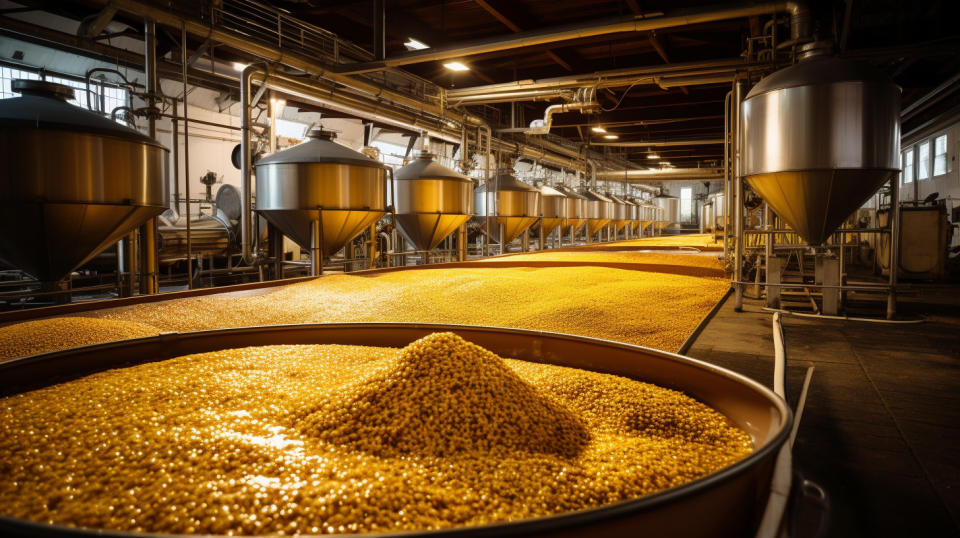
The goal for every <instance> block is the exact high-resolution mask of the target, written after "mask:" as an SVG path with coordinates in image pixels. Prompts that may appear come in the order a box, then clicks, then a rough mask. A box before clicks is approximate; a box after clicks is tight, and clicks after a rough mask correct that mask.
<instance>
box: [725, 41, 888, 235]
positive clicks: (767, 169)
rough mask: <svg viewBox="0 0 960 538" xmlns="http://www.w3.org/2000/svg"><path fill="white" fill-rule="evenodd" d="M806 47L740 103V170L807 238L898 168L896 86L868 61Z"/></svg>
mask: <svg viewBox="0 0 960 538" xmlns="http://www.w3.org/2000/svg"><path fill="white" fill-rule="evenodd" d="M828 52H829V48H827V47H825V46H824V45H822V44H820V43H809V44H807V45H804V47H802V48H801V58H802V59H801V60H800V62H798V63H797V64H795V65H793V66H791V67H787V68H786V69H781V70H780V71H777V72H775V73H773V74H772V75H770V76H768V77H766V78H764V79H763V80H761V81H760V82H759V83H758V84H757V85H756V86H754V87H753V89H752V90H750V93H748V94H747V97H746V99H745V100H744V102H743V105H742V110H743V112H742V121H743V138H744V141H743V169H742V174H743V176H744V177H745V178H746V180H747V181H748V182H749V183H750V186H751V187H753V189H754V190H755V191H757V193H758V194H759V195H760V196H761V197H762V198H763V199H764V200H766V202H767V203H768V204H770V207H771V208H773V210H774V211H775V212H776V213H777V215H779V216H780V217H781V218H783V219H784V221H786V222H787V224H789V225H790V227H791V228H793V229H794V230H795V231H796V232H797V233H798V234H800V236H801V237H802V238H803V239H804V240H806V241H807V242H808V243H809V244H814V245H818V244H820V243H822V242H823V241H824V240H825V239H826V238H827V237H829V236H830V234H831V233H833V231H834V230H835V229H836V228H837V226H838V225H839V224H840V223H841V222H843V220H844V219H845V218H846V217H847V216H848V215H850V213H852V212H853V211H854V210H856V209H857V208H858V207H860V206H861V205H863V203H864V202H865V201H866V200H867V199H868V198H870V196H871V195H872V194H873V193H874V192H876V190H877V188H879V187H880V185H882V184H883V183H885V182H887V181H889V180H890V179H892V178H896V177H897V174H898V173H899V168H900V163H899V156H900V88H899V87H898V86H897V85H896V84H894V83H893V82H891V81H890V79H889V78H888V77H887V76H886V75H885V74H883V73H881V72H880V71H878V70H877V69H875V68H873V67H872V66H870V65H868V64H865V63H862V62H856V61H853V60H847V59H843V58H836V57H832V56H829V55H827V53H828Z"/></svg>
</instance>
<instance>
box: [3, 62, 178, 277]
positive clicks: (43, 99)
mask: <svg viewBox="0 0 960 538" xmlns="http://www.w3.org/2000/svg"><path fill="white" fill-rule="evenodd" d="M12 87H13V90H14V91H17V92H19V93H20V94H21V95H22V97H16V98H12V99H2V100H0V230H3V233H2V234H0V261H2V262H4V263H6V264H8V265H10V266H12V267H15V268H17V269H21V270H23V271H25V272H27V273H29V274H30V275H32V276H34V277H35V278H37V279H39V280H42V281H58V280H61V279H63V278H64V277H66V276H67V275H69V274H70V272H71V271H73V270H74V269H76V268H77V267H78V266H80V265H82V264H83V263H85V262H86V261H88V260H90V259H91V258H93V257H94V256H96V255H97V254H98V253H99V252H100V251H102V250H104V249H105V248H107V247H109V246H111V245H113V244H115V243H116V242H117V240H119V239H120V238H121V237H123V236H124V235H126V234H127V233H129V232H130V231H131V230H133V229H135V228H136V227H137V226H139V225H141V224H143V223H145V222H147V221H148V220H150V219H151V218H153V217H155V216H157V215H159V214H160V213H162V212H163V211H164V210H165V209H166V208H167V204H168V192H169V185H168V182H167V178H168V160H167V153H168V152H167V149H166V148H164V147H163V146H161V145H160V144H159V143H158V142H157V141H155V140H153V139H151V138H150V137H148V136H145V135H143V134H141V133H139V132H137V131H136V130H134V129H131V128H129V127H125V126H123V125H120V124H118V123H116V122H114V121H111V120H109V119H107V118H104V117H101V116H99V115H97V114H94V113H92V112H89V111H87V110H84V109H82V108H80V107H77V106H73V105H71V104H69V103H67V100H68V99H71V98H72V97H73V88H70V87H67V86H62V85H60V84H53V83H50V82H43V81H36V80H15V81H13V84H12Z"/></svg>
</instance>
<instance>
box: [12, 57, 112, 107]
mask: <svg viewBox="0 0 960 538" xmlns="http://www.w3.org/2000/svg"><path fill="white" fill-rule="evenodd" d="M17 79H27V80H40V74H39V73H37V72H35V71H29V70H26V69H14V68H12V67H4V66H0V99H7V98H9V97H19V96H20V94H18V93H16V92H14V91H13V81H14V80H17ZM44 80H46V81H47V82H56V83H57V84H63V85H65V86H70V87H71V88H73V89H74V95H73V99H71V100H69V101H67V102H68V103H70V104H73V105H77V106H79V107H82V108H86V109H91V108H92V109H93V110H100V109H101V108H102V109H103V111H104V113H105V114H108V115H109V114H110V111H112V110H113V109H115V108H117V107H118V106H123V105H126V104H127V90H126V89H124V88H117V87H113V86H106V85H103V84H101V83H100V82H98V81H96V80H91V81H90V94H89V97H90V100H91V101H93V105H94V106H93V107H91V106H90V104H89V103H88V102H87V92H86V85H85V84H84V83H83V82H80V81H77V80H73V79H69V78H62V77H54V76H50V75H48V76H46V77H44Z"/></svg>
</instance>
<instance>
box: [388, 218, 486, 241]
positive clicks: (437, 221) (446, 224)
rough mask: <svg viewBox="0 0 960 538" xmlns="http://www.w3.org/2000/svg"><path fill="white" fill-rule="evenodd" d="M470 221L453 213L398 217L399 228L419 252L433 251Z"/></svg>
mask: <svg viewBox="0 0 960 538" xmlns="http://www.w3.org/2000/svg"><path fill="white" fill-rule="evenodd" d="M469 219H470V215H457V214H452V213H407V214H405V215H400V214H398V215H397V226H398V227H399V228H400V233H402V234H403V236H404V237H405V238H406V239H407V241H410V242H411V243H413V245H414V246H415V247H416V248H417V250H433V249H434V248H436V247H437V245H439V244H440V242H441V241H443V240H444V239H446V238H447V236H448V235H450V234H452V233H453V232H455V231H456V230H457V228H459V227H460V225H461V224H463V223H464V222H467V221H468V220H469Z"/></svg>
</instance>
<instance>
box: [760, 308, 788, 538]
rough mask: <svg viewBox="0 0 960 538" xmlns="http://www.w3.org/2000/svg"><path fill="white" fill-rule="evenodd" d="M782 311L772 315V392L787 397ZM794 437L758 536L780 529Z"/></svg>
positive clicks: (776, 471) (770, 537) (779, 465)
mask: <svg viewBox="0 0 960 538" xmlns="http://www.w3.org/2000/svg"><path fill="white" fill-rule="evenodd" d="M780 316H781V313H780V312H777V313H775V314H774V315H773V353H774V355H773V357H774V362H773V392H775V393H776V394H777V396H779V397H781V398H783V399H784V400H786V391H785V388H784V387H785V385H786V380H785V377H786V369H787V351H786V348H785V347H784V345H783V326H782V325H781V324H780ZM792 445H793V443H792V440H791V439H788V440H787V441H786V442H785V443H784V444H783V447H781V448H780V453H779V454H777V461H776V463H775V464H774V468H773V479H772V480H771V482H770V497H769V498H768V499H767V507H766V508H765V509H764V511H763V518H762V519H761V520H760V527H759V528H758V529H757V534H756V536H757V538H775V537H776V536H777V534H779V531H780V525H781V522H782V521H783V514H784V512H786V509H787V501H788V500H789V499H790V486H791V482H792V480H793V450H792Z"/></svg>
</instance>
